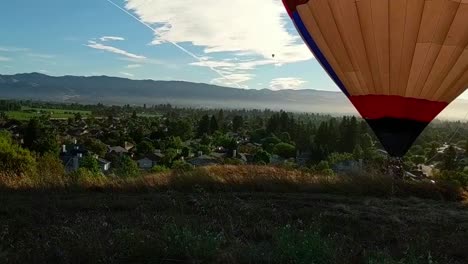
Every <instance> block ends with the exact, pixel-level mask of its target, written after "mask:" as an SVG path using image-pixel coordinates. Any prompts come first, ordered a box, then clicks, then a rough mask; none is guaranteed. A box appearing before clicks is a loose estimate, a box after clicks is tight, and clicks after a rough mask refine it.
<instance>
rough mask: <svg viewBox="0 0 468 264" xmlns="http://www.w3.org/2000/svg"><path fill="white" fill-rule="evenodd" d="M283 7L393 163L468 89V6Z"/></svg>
mask: <svg viewBox="0 0 468 264" xmlns="http://www.w3.org/2000/svg"><path fill="white" fill-rule="evenodd" d="M283 2H284V4H285V6H286V8H287V10H288V12H289V14H290V16H291V18H292V19H293V21H294V23H295V25H296V28H297V29H298V31H299V33H300V34H301V35H302V37H303V39H304V41H305V42H306V44H307V45H308V46H309V48H310V49H311V51H312V52H313V53H314V54H315V57H316V58H317V60H318V61H319V62H320V63H321V64H322V66H323V67H324V68H325V70H326V71H327V72H328V74H329V75H330V77H331V78H332V79H333V80H334V81H335V83H336V84H337V85H338V86H339V87H340V89H341V90H342V91H343V92H344V93H345V94H346V95H347V96H348V97H349V99H350V100H351V102H352V103H353V104H354V105H355V106H356V108H357V110H358V111H359V112H360V113H361V115H362V116H363V117H364V118H365V119H366V120H367V121H368V122H369V124H370V125H371V126H372V127H373V128H374V131H375V132H376V133H377V136H378V137H379V138H380V139H381V141H382V143H383V145H384V146H385V147H386V148H387V150H388V151H389V152H390V154H392V155H394V156H402V155H404V153H406V151H407V149H408V148H409V147H410V146H411V144H412V142H413V141H414V140H415V139H416V138H417V136H418V135H419V134H420V133H421V132H422V130H423V129H424V127H425V126H426V125H427V124H428V123H429V122H430V121H432V120H433V119H434V118H435V117H436V116H437V115H438V114H439V113H440V112H441V111H442V110H443V109H444V108H445V107H446V106H447V105H448V104H449V103H450V102H452V101H453V100H454V99H455V98H456V97H458V96H459V95H460V94H461V93H463V92H464V91H465V90H466V88H467V87H468V0H283ZM395 126H396V127H395ZM401 126H406V127H409V128H407V129H405V128H402V127H401ZM398 145H399V146H398Z"/></svg>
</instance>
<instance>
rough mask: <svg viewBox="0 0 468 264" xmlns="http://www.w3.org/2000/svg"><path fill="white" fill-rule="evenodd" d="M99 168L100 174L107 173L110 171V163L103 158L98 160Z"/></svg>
mask: <svg viewBox="0 0 468 264" xmlns="http://www.w3.org/2000/svg"><path fill="white" fill-rule="evenodd" d="M98 163H99V167H100V168H101V171H102V172H104V173H105V172H108V171H109V170H110V165H111V162H110V161H108V160H105V159H103V158H98Z"/></svg>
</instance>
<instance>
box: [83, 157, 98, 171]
mask: <svg viewBox="0 0 468 264" xmlns="http://www.w3.org/2000/svg"><path fill="white" fill-rule="evenodd" d="M80 168H84V169H87V170H89V171H90V172H91V173H93V174H94V175H99V174H100V173H101V169H100V168H99V163H98V161H97V159H96V158H95V157H93V156H91V155H86V156H84V157H83V158H81V160H80Z"/></svg>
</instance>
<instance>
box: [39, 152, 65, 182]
mask: <svg viewBox="0 0 468 264" xmlns="http://www.w3.org/2000/svg"><path fill="white" fill-rule="evenodd" d="M37 165H38V166H37V179H38V181H39V184H41V185H45V186H51V185H55V186H57V185H58V186H61V185H63V184H65V182H66V179H65V168H64V166H63V163H62V161H61V160H60V159H59V158H57V157H56V155H54V154H52V153H46V154H44V155H43V156H40V157H39V158H38V159H37Z"/></svg>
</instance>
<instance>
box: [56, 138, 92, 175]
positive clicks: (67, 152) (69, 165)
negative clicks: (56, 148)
mask: <svg viewBox="0 0 468 264" xmlns="http://www.w3.org/2000/svg"><path fill="white" fill-rule="evenodd" d="M87 154H89V152H88V150H86V149H85V148H84V147H83V146H81V145H79V144H78V143H77V141H76V140H74V143H73V144H71V145H68V146H67V145H62V149H61V152H60V159H61V160H62V162H63V164H64V166H65V170H66V171H67V172H73V171H76V170H78V168H79V167H80V159H81V158H83V157H84V156H85V155H87Z"/></svg>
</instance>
